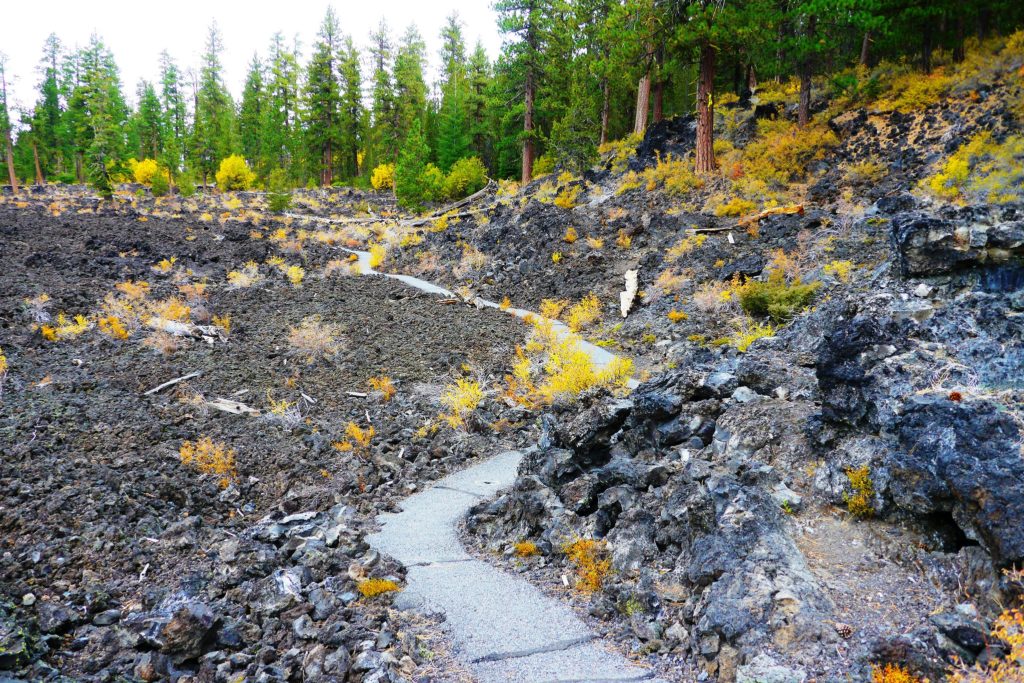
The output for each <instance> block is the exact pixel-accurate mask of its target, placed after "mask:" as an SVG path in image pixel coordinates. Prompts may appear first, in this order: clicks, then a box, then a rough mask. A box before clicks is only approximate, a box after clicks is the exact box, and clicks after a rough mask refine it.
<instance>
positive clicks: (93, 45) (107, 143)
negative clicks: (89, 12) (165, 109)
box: [75, 34, 128, 197]
mask: <svg viewBox="0 0 1024 683" xmlns="http://www.w3.org/2000/svg"><path fill="white" fill-rule="evenodd" d="M80 59H81V63H82V82H81V83H80V85H79V86H78V87H77V88H76V89H75V90H76V93H79V94H80V96H81V100H82V102H83V103H84V113H85V116H84V122H85V125H84V127H83V130H82V131H81V132H82V133H83V134H84V135H83V140H88V144H87V145H86V146H85V148H84V152H85V157H86V159H87V162H88V163H87V168H88V175H89V180H90V181H91V182H92V183H93V185H95V186H96V189H97V190H98V191H99V192H100V195H101V196H103V197H109V196H110V195H111V193H112V191H113V176H114V175H115V174H116V173H117V172H118V171H119V170H120V166H121V163H122V162H123V161H124V158H125V154H124V152H125V134H124V130H125V124H126V123H127V120H128V107H127V105H126V104H125V101H124V95H123V94H122V92H121V79H120V76H119V75H118V71H117V64H116V63H115V62H114V55H113V53H111V52H110V50H109V49H108V48H107V46H106V45H104V44H103V41H102V40H101V39H100V37H99V36H97V35H96V34H93V35H92V36H91V37H90V38H89V44H88V45H87V46H86V47H85V48H84V50H82V52H81V58H80Z"/></svg>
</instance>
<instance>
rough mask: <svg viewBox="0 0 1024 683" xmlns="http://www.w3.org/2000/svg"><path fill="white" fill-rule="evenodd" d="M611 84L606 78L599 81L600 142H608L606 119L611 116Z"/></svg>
mask: <svg viewBox="0 0 1024 683" xmlns="http://www.w3.org/2000/svg"><path fill="white" fill-rule="evenodd" d="M611 99H612V98H611V86H610V85H609V84H608V79H607V78H605V79H604V80H603V81H602V82H601V144H602V145H603V144H605V143H606V142H608V119H610V118H611V113H612V105H611Z"/></svg>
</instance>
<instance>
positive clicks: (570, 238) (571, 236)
mask: <svg viewBox="0 0 1024 683" xmlns="http://www.w3.org/2000/svg"><path fill="white" fill-rule="evenodd" d="M579 238H580V236H579V234H578V233H577V232H576V228H574V227H572V226H571V225H570V226H569V227H568V228H566V229H565V234H564V235H562V241H564V242H566V243H568V244H572V243H573V242H575V241H576V240H578V239H579Z"/></svg>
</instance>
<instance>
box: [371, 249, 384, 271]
mask: <svg viewBox="0 0 1024 683" xmlns="http://www.w3.org/2000/svg"><path fill="white" fill-rule="evenodd" d="M386 255H387V249H386V248H385V247H384V245H383V244H374V245H372V246H371V247H370V268H373V269H377V268H380V267H381V266H382V265H384V257H385V256H386Z"/></svg>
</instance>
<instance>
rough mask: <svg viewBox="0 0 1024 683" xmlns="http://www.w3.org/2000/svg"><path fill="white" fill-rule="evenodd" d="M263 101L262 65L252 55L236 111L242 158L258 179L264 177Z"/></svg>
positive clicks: (264, 96)
mask: <svg viewBox="0 0 1024 683" xmlns="http://www.w3.org/2000/svg"><path fill="white" fill-rule="evenodd" d="M265 99H266V92H265V91H264V88H263V63H262V62H261V61H260V58H259V55H253V56H252V62H250V63H249V71H248V73H247V74H246V76H245V87H244V88H242V104H241V106H240V107H239V109H238V143H239V146H240V148H241V150H242V156H244V157H245V158H246V159H247V160H248V161H249V165H250V166H251V167H252V169H253V171H254V172H255V173H256V175H257V176H258V177H260V178H262V177H264V176H265V175H266V168H265V164H264V158H263V125H264V117H265V115H266V114H265V109H266V104H265V101H264V100H265Z"/></svg>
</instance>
